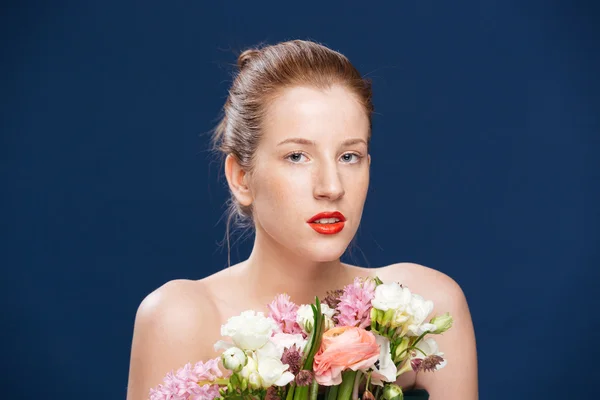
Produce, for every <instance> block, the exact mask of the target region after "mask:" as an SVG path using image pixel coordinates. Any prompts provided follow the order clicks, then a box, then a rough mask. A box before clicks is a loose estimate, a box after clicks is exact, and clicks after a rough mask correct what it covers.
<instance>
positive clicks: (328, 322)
mask: <svg viewBox="0 0 600 400" xmlns="http://www.w3.org/2000/svg"><path fill="white" fill-rule="evenodd" d="M323 328H324V329H323V331H328V330H330V329H333V328H335V322H333V319H331V318H329V317H328V316H327V315H325V316H323Z"/></svg>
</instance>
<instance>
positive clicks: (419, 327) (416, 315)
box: [408, 294, 436, 336]
mask: <svg viewBox="0 0 600 400" xmlns="http://www.w3.org/2000/svg"><path fill="white" fill-rule="evenodd" d="M432 311H433V301H431V300H425V299H423V297H421V296H419V295H418V294H413V295H412V298H411V301H410V305H409V307H408V313H409V314H410V315H411V320H410V324H409V325H408V334H409V335H412V336H420V335H421V334H423V333H425V332H427V331H431V332H433V331H435V330H436V326H435V325H434V324H431V323H425V319H426V318H427V317H428V316H429V314H431V312H432Z"/></svg>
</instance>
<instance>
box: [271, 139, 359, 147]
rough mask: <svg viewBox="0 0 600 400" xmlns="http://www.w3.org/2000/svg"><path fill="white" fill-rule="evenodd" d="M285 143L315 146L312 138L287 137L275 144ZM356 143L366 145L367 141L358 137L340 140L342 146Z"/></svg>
mask: <svg viewBox="0 0 600 400" xmlns="http://www.w3.org/2000/svg"><path fill="white" fill-rule="evenodd" d="M286 143H296V144H304V145H307V146H316V142H314V141H313V140H308V139H304V138H289V139H285V140H283V141H281V142H279V143H278V144H277V146H281V145H284V144H286ZM358 143H364V144H365V145H367V146H368V144H367V141H366V140H364V139H360V138H355V139H347V140H344V141H343V142H342V145H344V146H351V145H353V144H358Z"/></svg>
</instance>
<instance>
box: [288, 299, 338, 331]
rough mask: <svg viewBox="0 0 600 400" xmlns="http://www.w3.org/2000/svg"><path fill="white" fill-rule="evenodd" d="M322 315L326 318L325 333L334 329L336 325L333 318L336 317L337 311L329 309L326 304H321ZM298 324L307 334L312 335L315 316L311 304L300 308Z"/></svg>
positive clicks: (297, 318)
mask: <svg viewBox="0 0 600 400" xmlns="http://www.w3.org/2000/svg"><path fill="white" fill-rule="evenodd" d="M321 313H322V314H323V315H324V316H325V320H324V322H325V329H324V330H325V331H327V330H329V329H331V328H333V327H334V326H335V323H334V322H333V319H332V318H333V316H334V315H335V309H333V308H331V307H329V306H328V305H327V304H325V303H321ZM296 322H297V323H298V325H300V327H301V328H302V329H303V330H304V332H306V333H311V332H312V329H313V325H314V323H315V314H314V313H313V310H312V307H311V306H310V304H303V305H301V306H300V307H299V308H298V311H297V312H296Z"/></svg>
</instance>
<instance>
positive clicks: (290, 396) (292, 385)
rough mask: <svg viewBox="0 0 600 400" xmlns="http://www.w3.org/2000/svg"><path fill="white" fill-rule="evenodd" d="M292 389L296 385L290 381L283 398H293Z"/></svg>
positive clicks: (290, 399)
mask: <svg viewBox="0 0 600 400" xmlns="http://www.w3.org/2000/svg"><path fill="white" fill-rule="evenodd" d="M294 389H296V385H295V384H294V383H290V388H289V389H288V392H287V396H285V400H292V399H293V398H294Z"/></svg>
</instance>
